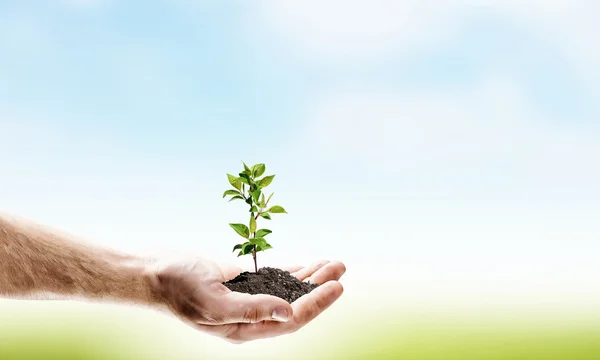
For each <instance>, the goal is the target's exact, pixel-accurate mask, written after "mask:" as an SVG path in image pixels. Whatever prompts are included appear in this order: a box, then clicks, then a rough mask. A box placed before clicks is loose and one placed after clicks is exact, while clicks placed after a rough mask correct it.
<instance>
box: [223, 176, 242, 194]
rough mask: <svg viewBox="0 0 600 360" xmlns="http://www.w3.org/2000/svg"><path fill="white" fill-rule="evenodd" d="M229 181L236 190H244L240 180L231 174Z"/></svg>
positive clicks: (228, 177)
mask: <svg viewBox="0 0 600 360" xmlns="http://www.w3.org/2000/svg"><path fill="white" fill-rule="evenodd" d="M227 180H229V183H230V184H231V186H233V187H234V188H236V189H238V190H241V188H242V183H241V182H240V180H239V179H238V178H237V177H235V176H233V175H231V174H227Z"/></svg>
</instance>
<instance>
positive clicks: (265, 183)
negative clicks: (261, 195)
mask: <svg viewBox="0 0 600 360" xmlns="http://www.w3.org/2000/svg"><path fill="white" fill-rule="evenodd" d="M274 178H275V175H269V176H265V177H264V178H262V179H260V181H259V182H258V187H259V188H261V189H262V188H266V187H267V186H269V184H271V182H272V181H273V179H274Z"/></svg>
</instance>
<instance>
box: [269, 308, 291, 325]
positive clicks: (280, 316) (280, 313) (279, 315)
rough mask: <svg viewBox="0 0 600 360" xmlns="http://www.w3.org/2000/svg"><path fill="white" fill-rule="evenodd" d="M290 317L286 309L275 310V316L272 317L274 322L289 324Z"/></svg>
mask: <svg viewBox="0 0 600 360" xmlns="http://www.w3.org/2000/svg"><path fill="white" fill-rule="evenodd" d="M288 316H289V315H288V311H287V310H286V309H284V308H276V309H275V310H273V314H272V315H271V317H272V318H273V320H276V321H281V322H287V321H288Z"/></svg>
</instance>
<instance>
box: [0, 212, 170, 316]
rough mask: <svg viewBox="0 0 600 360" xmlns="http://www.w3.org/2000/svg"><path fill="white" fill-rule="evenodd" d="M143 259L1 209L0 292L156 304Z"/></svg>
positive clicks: (30, 297) (157, 300) (27, 296)
mask: <svg viewBox="0 0 600 360" xmlns="http://www.w3.org/2000/svg"><path fill="white" fill-rule="evenodd" d="M145 269H146V267H145V264H144V260H143V259H139V258H135V257H133V256H127V255H123V254H119V253H117V252H114V251H111V250H108V249H103V248H97V247H92V246H90V245H88V244H85V243H83V242H82V241H80V240H78V239H74V238H73V237H72V236H70V235H67V234H62V233H59V232H58V231H56V230H51V229H49V228H45V227H43V226H41V225H38V224H33V223H31V222H29V221H25V220H22V219H16V218H15V217H13V216H10V215H5V214H0V297H9V298H29V299H45V298H46V299H47V298H53V299H87V300H107V301H118V302H130V303H137V304H143V305H157V306H158V305H160V300H159V299H158V297H157V296H156V295H155V294H154V291H153V290H152V286H151V282H150V281H149V278H148V276H147V273H146V271H145Z"/></svg>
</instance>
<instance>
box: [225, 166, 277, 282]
mask: <svg viewBox="0 0 600 360" xmlns="http://www.w3.org/2000/svg"><path fill="white" fill-rule="evenodd" d="M242 164H244V170H243V171H242V172H241V173H239V176H234V175H231V174H227V179H228V180H229V184H231V186H232V187H233V189H229V190H226V191H225V192H224V193H223V198H225V197H227V196H231V198H230V199H229V201H230V202H231V201H233V200H243V201H244V202H245V203H246V204H247V205H248V206H249V207H250V210H249V212H250V220H249V221H248V225H246V224H229V226H231V228H232V229H233V230H235V232H236V233H237V234H238V235H239V236H241V237H243V238H244V239H245V242H243V243H241V244H237V245H235V246H234V247H233V251H234V252H235V251H236V250H238V256H242V255H249V254H252V258H253V259H254V271H256V272H258V265H257V262H256V254H257V253H259V252H261V251H265V250H267V249H271V248H273V247H272V246H271V244H269V243H268V242H267V240H266V239H265V237H266V236H267V235H269V234H271V233H272V231H271V230H269V229H258V225H257V221H258V218H263V219H267V220H271V214H287V212H286V211H285V209H284V208H283V207H281V206H279V205H273V206H269V202H270V201H271V198H272V197H273V193H271V195H269V196H268V197H267V198H266V199H265V194H264V193H263V189H264V188H266V187H267V186H269V185H270V184H271V182H273V179H274V178H275V175H267V176H264V177H262V178H261V176H262V175H263V174H264V173H265V171H266V166H265V164H256V165H254V166H252V167H248V165H246V164H245V163H244V162H242Z"/></svg>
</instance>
